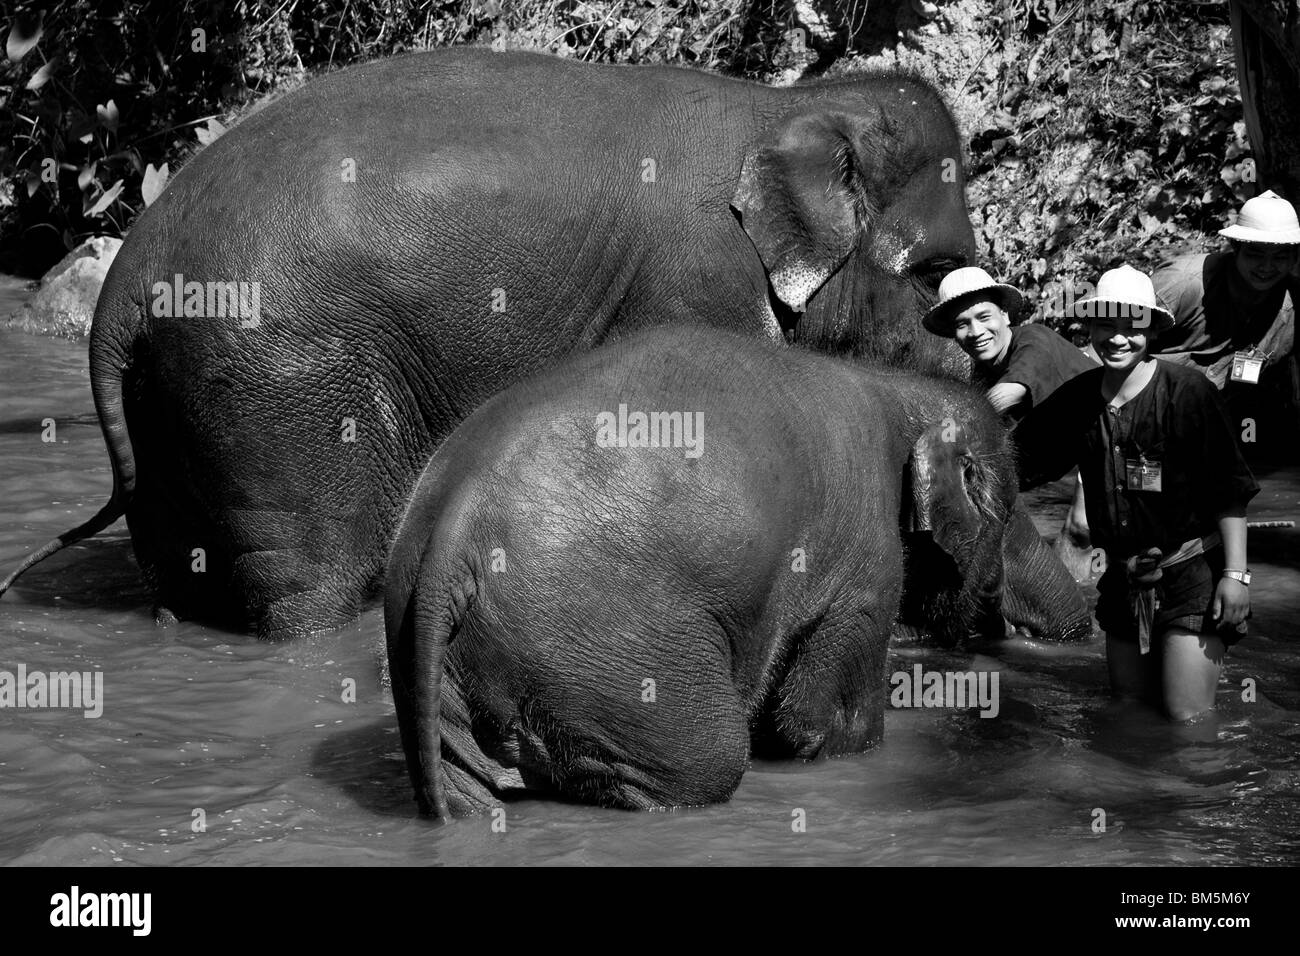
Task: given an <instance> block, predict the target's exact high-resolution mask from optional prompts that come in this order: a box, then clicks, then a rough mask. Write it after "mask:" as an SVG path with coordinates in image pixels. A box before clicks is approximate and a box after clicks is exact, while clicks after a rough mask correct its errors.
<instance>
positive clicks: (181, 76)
mask: <svg viewBox="0 0 1300 956" xmlns="http://www.w3.org/2000/svg"><path fill="white" fill-rule="evenodd" d="M801 6H802V8H804V9H805V10H806V9H807V8H808V5H807V4H803V5H801ZM812 7H814V8H818V9H822V10H830V11H831V13H832V14H834V16H832V17H830V19H836V18H838V22H840V23H842V24H848V26H847V27H844V28H843V29H840V30H839V31H838V33H837V34H836V43H837V44H838V46H833V47H828V46H827V44H826V43H825V42H821V43H818V44H817V45H818V47H819V50H818V51H816V52H811V53H808V54H806V55H802V56H801V54H802V53H803V51H802V49H801V45H802V44H801V43H800V42H797V41H798V40H800V39H802V36H801V37H798V38H796V37H792V34H791V32H790V31H791V30H792V28H794V27H800V26H802V25H803V24H802V23H801V22H800V21H799V20H798V19H797V15H796V12H795V10H794V7H793V6H792V5H791V4H788V3H786V2H783V0H591V2H577V0H515V2H502V0H423V2H419V0H416V2H403V0H179V2H177V0H134V2H132V0H53V2H48V3H38V2H33V0H24V2H20V3H18V4H17V5H16V9H15V12H14V15H13V19H12V21H11V22H10V23H9V24H8V25H7V30H8V32H7V38H8V42H7V48H6V59H5V61H4V65H3V66H0V237H2V241H0V270H7V271H23V272H26V273H28V274H39V272H40V271H42V270H43V269H44V268H45V267H47V266H48V265H50V264H51V263H52V262H53V261H55V260H56V259H58V258H59V257H60V256H61V255H62V254H63V252H64V251H65V250H66V249H67V248H70V247H71V246H73V245H75V244H76V243H77V242H78V241H80V240H81V239H83V238H85V237H86V236H89V235H94V234H109V235H118V234H120V233H121V232H122V231H124V230H125V229H126V228H127V227H128V226H129V224H130V222H131V221H132V219H133V218H134V216H136V215H137V214H138V213H139V212H140V211H142V209H143V208H144V207H145V205H146V204H147V203H148V202H149V201H151V200H152V198H153V197H154V196H155V195H157V193H158V191H160V190H161V188H162V186H163V185H164V184H165V182H166V178H167V175H168V174H169V173H172V172H174V171H175V170H176V169H177V168H178V166H179V165H180V164H182V163H183V162H184V161H185V159H186V158H187V156H188V155H190V154H191V153H192V152H193V151H194V150H195V149H197V148H199V147H201V146H202V145H203V144H204V143H206V142H209V141H211V139H212V138H214V137H215V136H218V135H220V134H221V132H222V131H223V130H224V128H225V127H226V126H227V125H229V123H230V122H232V121H234V120H235V119H237V117H238V116H239V115H240V114H241V113H242V112H244V111H246V110H248V109H249V108H251V107H252V106H254V105H255V104H256V103H258V102H261V101H263V100H265V99H266V98H267V97H268V96H270V95H273V94H276V93H278V92H282V91H284V90H287V89H292V88H293V87H295V86H296V85H298V84H300V83H302V82H303V81H304V79H305V78H306V77H307V76H308V75H309V74H311V73H314V72H319V71H321V70H328V69H331V68H338V67H340V66H343V65H346V64H348V63H353V62H357V61H361V60H365V59H369V58H373V57H377V56H387V55H391V54H394V53H400V52H402V51H405V50H411V49H423V48H427V47H435V46H446V45H451V44H465V43H478V44H493V45H496V46H498V47H502V46H506V47H511V48H527V49H543V50H548V51H550V52H553V53H555V54H557V55H560V56H569V57H575V58H581V59H588V60H602V61H609V62H618V63H652V62H671V63H681V64H687V65H694V66H698V67H700V68H704V69H710V70H718V71H722V72H727V73H732V74H736V75H745V76H750V77H754V78H760V79H771V78H773V77H775V76H778V75H782V74H786V75H788V71H789V70H791V68H792V67H793V68H794V69H802V68H803V67H806V66H807V65H808V64H809V63H813V61H816V62H815V64H814V65H813V70H814V71H820V70H824V69H826V68H827V67H828V66H829V67H830V72H831V73H839V72H851V71H853V70H856V69H861V68H864V67H866V66H871V65H876V66H879V65H901V66H905V67H908V68H911V69H915V70H918V71H920V72H922V73H926V74H928V75H930V76H932V77H933V78H934V79H935V80H936V81H937V82H938V83H939V84H940V85H941V87H942V88H943V89H944V90H945V91H946V92H947V93H948V95H949V97H950V99H951V100H952V101H953V103H954V107H955V111H956V113H957V116H958V119H959V122H960V123H961V124H962V126H963V129H964V130H965V132H966V134H967V137H968V142H969V145H970V156H969V157H968V160H969V168H970V172H971V189H970V198H971V206H972V220H973V222H974V224H975V227H976V233H977V236H978V239H979V243H980V251H981V254H982V256H983V257H984V258H985V259H986V260H987V264H988V265H989V268H990V269H991V270H992V271H994V272H996V273H997V274H999V275H1000V276H1001V277H1003V278H1004V279H1006V280H1007V281H1011V282H1014V283H1016V284H1018V285H1019V286H1020V287H1021V288H1022V289H1024V290H1025V291H1026V292H1027V293H1028V295H1029V297H1030V300H1031V301H1032V302H1034V303H1035V304H1036V306H1037V307H1038V310H1039V312H1040V313H1042V312H1044V311H1048V312H1050V311H1051V310H1050V309H1047V308H1046V306H1047V304H1048V303H1051V302H1053V301H1056V300H1059V299H1061V297H1062V296H1063V293H1064V290H1065V289H1067V288H1070V287H1072V286H1073V285H1074V284H1075V283H1077V282H1079V281H1081V280H1092V279H1095V277H1096V275H1097V274H1098V273H1099V272H1101V271H1102V270H1103V269H1105V268H1107V267H1108V266H1110V265H1112V264H1114V263H1116V262H1118V261H1121V260H1126V261H1132V262H1134V263H1135V264H1137V265H1139V266H1143V265H1147V264H1149V263H1150V261H1151V260H1153V259H1156V258H1159V257H1160V256H1162V255H1164V254H1166V253H1167V252H1168V251H1169V250H1170V249H1171V248H1173V247H1178V246H1186V245H1194V246H1196V245H1199V246H1202V247H1203V246H1205V245H1206V244H1207V243H1212V242H1213V241H1214V239H1213V236H1212V231H1213V230H1214V229H1216V228H1217V227H1218V226H1219V225H1220V224H1221V223H1222V221H1223V220H1224V219H1225V218H1226V217H1227V216H1228V215H1229V213H1230V212H1231V210H1232V209H1233V208H1234V207H1235V205H1237V204H1238V203H1239V201H1240V200H1241V199H1243V198H1245V197H1246V196H1248V195H1251V194H1253V192H1254V191H1255V190H1256V188H1257V184H1255V183H1254V182H1252V181H1251V179H1252V171H1253V167H1252V165H1251V160H1250V147H1249V144H1248V143H1247V142H1246V138H1245V130H1244V126H1243V124H1242V122H1241V107H1240V104H1239V103H1238V101H1237V84H1236V75H1235V71H1234V67H1233V55H1232V45H1231V37H1230V36H1229V32H1228V26H1227V5H1226V3H1223V2H1195V3H1192V2H1188V3H1177V4H1170V3H1161V2H1157V0H1112V2H1106V0H947V2H944V0H940V2H939V4H938V6H937V9H936V7H935V5H934V4H931V3H924V4H914V3H910V2H909V0H888V2H885V3H884V4H880V3H873V4H867V3H862V2H850V3H840V4H833V3H830V2H829V0H828V2H825V3H813V4H812ZM919 8H920V9H924V10H925V13H924V15H919V14H918V12H914V11H918V9H919ZM900 30H901V33H900ZM823 40H824V37H823ZM846 47H850V48H851V49H845V48H846ZM818 52H819V53H820V59H818ZM832 64H833V65H832Z"/></svg>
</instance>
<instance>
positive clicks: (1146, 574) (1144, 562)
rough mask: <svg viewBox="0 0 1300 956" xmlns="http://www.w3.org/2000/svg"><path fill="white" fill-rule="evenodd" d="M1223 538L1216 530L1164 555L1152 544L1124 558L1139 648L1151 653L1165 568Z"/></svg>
mask: <svg viewBox="0 0 1300 956" xmlns="http://www.w3.org/2000/svg"><path fill="white" fill-rule="evenodd" d="M1222 542H1223V539H1222V537H1220V535H1219V532H1217V531H1215V532H1213V533H1212V534H1207V535H1205V536H1204V537H1202V538H1192V539H1190V540H1188V541H1184V542H1183V543H1182V545H1181V546H1180V547H1179V548H1178V550H1177V551H1173V552H1171V553H1169V554H1167V555H1161V553H1160V549H1159V548H1151V549H1150V550H1148V551H1144V552H1142V553H1141V554H1135V555H1133V557H1131V558H1129V559H1128V560H1127V561H1125V562H1124V570H1125V572H1126V573H1127V575H1128V600H1129V607H1131V608H1132V610H1133V616H1134V617H1135V618H1137V627H1138V648H1139V649H1140V651H1141V653H1143V654H1148V653H1150V651H1151V628H1152V626H1153V625H1154V624H1155V620H1156V611H1158V610H1160V596H1159V595H1158V594H1156V585H1157V584H1158V583H1159V582H1160V579H1161V578H1162V577H1163V576H1164V569H1165V568H1168V567H1171V566H1172V565H1175V564H1180V563H1182V562H1183V561H1189V560H1191V559H1192V558H1195V557H1197V556H1198V555H1201V554H1204V553H1205V552H1206V551H1209V550H1210V549H1212V548H1215V547H1217V546H1218V545H1220V544H1221V543H1222Z"/></svg>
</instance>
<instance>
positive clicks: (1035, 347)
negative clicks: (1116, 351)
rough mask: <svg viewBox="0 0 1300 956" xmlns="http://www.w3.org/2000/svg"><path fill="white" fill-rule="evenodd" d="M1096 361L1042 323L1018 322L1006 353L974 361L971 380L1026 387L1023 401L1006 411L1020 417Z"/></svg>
mask: <svg viewBox="0 0 1300 956" xmlns="http://www.w3.org/2000/svg"><path fill="white" fill-rule="evenodd" d="M1096 367H1097V364H1096V363H1095V362H1093V361H1091V360H1090V359H1089V358H1088V357H1087V356H1085V355H1084V354H1083V353H1082V352H1080V351H1079V350H1078V349H1077V348H1075V347H1074V346H1073V345H1071V344H1070V343H1069V342H1067V341H1066V340H1065V339H1063V338H1062V337H1061V336H1060V335H1058V334H1057V333H1055V332H1053V331H1052V330H1051V329H1049V328H1048V327H1047V326H1045V325H1017V326H1016V327H1015V328H1013V329H1012V330H1011V344H1010V345H1009V346H1008V347H1007V354H1006V356H1005V357H1004V358H1003V359H1002V361H1001V362H999V363H997V364H996V365H983V366H981V365H980V364H979V363H976V364H975V371H974V374H973V375H972V379H973V381H974V383H975V384H976V385H977V386H978V387H980V388H982V389H984V390H985V391H987V390H988V389H990V388H992V387H993V386H994V385H1001V384H1002V383H1003V382H1015V383H1017V384H1020V385H1023V386H1024V387H1025V388H1026V389H1028V391H1029V395H1028V397H1027V398H1026V399H1025V401H1023V402H1021V403H1020V404H1018V405H1013V406H1012V407H1011V408H1009V409H1008V410H1007V411H1006V413H1005V414H1006V417H1007V418H1008V419H1009V420H1011V421H1019V420H1020V419H1022V418H1024V416H1025V415H1026V414H1028V412H1029V410H1030V409H1031V408H1036V407H1037V406H1039V405H1041V404H1042V403H1043V401H1044V400H1045V399H1046V398H1047V396H1048V395H1051V394H1052V393H1053V392H1054V391H1056V390H1057V389H1058V388H1060V387H1061V386H1062V385H1064V384H1065V383H1066V382H1068V381H1069V380H1070V379H1072V378H1074V377H1075V376H1076V375H1078V374H1080V373H1081V372H1086V371H1088V369H1091V368H1096Z"/></svg>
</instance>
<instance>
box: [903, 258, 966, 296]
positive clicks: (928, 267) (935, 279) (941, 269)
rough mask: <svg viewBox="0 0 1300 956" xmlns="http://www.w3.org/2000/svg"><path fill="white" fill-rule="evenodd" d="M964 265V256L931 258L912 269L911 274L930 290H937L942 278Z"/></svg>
mask: <svg viewBox="0 0 1300 956" xmlns="http://www.w3.org/2000/svg"><path fill="white" fill-rule="evenodd" d="M964 265H966V257H965V256H961V255H958V256H931V257H930V258H929V259H925V260H923V261H921V262H918V263H917V264H916V265H914V266H913V267H912V274H913V275H915V276H916V277H917V278H918V279H920V280H921V281H922V282H924V283H925V284H926V285H928V286H929V287H930V288H932V289H937V288H939V283H940V282H942V281H943V277H944V276H946V275H947V274H948V273H949V272H952V270H954V269H960V268H961V267H962V266H964Z"/></svg>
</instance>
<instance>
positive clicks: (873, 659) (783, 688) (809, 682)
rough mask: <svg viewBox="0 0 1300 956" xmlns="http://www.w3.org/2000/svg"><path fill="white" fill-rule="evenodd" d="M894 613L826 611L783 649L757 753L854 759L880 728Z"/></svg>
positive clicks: (877, 608)
mask: <svg viewBox="0 0 1300 956" xmlns="http://www.w3.org/2000/svg"><path fill="white" fill-rule="evenodd" d="M893 617H894V611H893V610H892V609H889V608H885V607H882V606H879V605H877V606H874V607H870V608H867V609H865V610H864V609H862V608H857V607H852V608H850V607H845V608H842V609H840V610H836V609H835V608H834V607H832V609H831V610H830V611H829V612H828V613H827V614H826V616H825V617H823V618H822V620H821V621H820V622H819V623H818V624H817V625H816V626H815V628H814V629H813V630H811V631H810V632H809V633H807V634H806V636H805V637H804V639H803V640H802V642H800V643H799V644H798V646H795V647H791V648H790V649H789V652H788V653H789V655H790V656H791V657H792V658H793V661H792V663H791V665H790V667H789V670H788V671H787V672H786V674H785V676H784V679H782V681H781V682H780V685H779V686H778V687H777V688H776V693H775V696H774V697H773V698H771V699H770V701H769V706H770V707H771V706H772V704H774V705H775V706H774V707H773V708H772V710H771V713H770V714H769V715H768V719H767V721H766V722H768V723H770V729H769V730H768V731H767V733H766V735H765V739H764V743H765V747H764V750H770V751H772V756H778V755H779V756H795V757H800V758H803V759H805V760H810V759H812V758H814V757H833V756H836V755H838V754H852V753H862V752H863V751H865V750H869V749H871V748H872V747H873V746H875V744H876V743H878V742H879V741H880V738H881V736H882V735H883V734H884V728H885V702H886V698H887V694H886V690H887V681H886V674H885V667H886V660H887V656H888V647H889V635H890V631H891V625H892V623H893Z"/></svg>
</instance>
